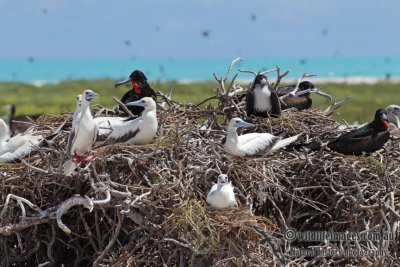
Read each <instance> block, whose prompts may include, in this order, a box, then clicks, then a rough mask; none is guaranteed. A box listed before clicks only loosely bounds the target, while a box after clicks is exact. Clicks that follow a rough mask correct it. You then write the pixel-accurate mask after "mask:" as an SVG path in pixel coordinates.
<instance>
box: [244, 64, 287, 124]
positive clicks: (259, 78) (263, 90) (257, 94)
mask: <svg viewBox="0 0 400 267" xmlns="http://www.w3.org/2000/svg"><path fill="white" fill-rule="evenodd" d="M239 71H241V72H249V73H253V74H254V75H255V76H256V77H255V78H254V81H253V82H252V84H251V85H250V89H249V91H248V92H247V95H246V112H247V116H251V115H254V116H257V117H264V118H266V117H270V116H279V115H280V114H281V105H280V103H279V98H278V95H277V93H276V92H275V90H273V89H272V88H271V87H270V85H269V82H268V78H267V76H265V74H266V73H268V72H272V71H275V70H269V71H263V72H258V73H255V72H253V71H245V70H239Z"/></svg>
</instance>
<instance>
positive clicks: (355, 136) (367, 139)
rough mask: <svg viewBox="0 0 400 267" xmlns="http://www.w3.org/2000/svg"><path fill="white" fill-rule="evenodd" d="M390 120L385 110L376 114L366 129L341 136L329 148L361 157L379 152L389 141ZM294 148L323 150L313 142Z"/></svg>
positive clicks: (329, 143) (330, 142)
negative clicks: (363, 154)
mask: <svg viewBox="0 0 400 267" xmlns="http://www.w3.org/2000/svg"><path fill="white" fill-rule="evenodd" d="M389 137H390V132H389V120H388V117H387V112H386V110H384V109H378V110H377V111H376V112H375V118H374V120H373V121H372V122H370V123H369V124H367V125H365V126H364V127H361V128H358V129H355V130H353V131H351V132H348V133H345V134H342V135H340V136H339V137H337V138H335V139H333V140H331V141H329V142H328V144H327V147H328V148H330V149H331V150H333V151H336V152H339V153H342V154H345V155H357V156H358V155H361V154H362V153H372V152H374V151H376V150H379V149H381V148H382V147H383V145H384V144H385V143H386V142H387V141H388V140H389ZM293 147H294V148H300V147H306V148H309V149H311V150H319V149H321V144H320V143H317V142H312V143H308V144H300V145H294V146H293Z"/></svg>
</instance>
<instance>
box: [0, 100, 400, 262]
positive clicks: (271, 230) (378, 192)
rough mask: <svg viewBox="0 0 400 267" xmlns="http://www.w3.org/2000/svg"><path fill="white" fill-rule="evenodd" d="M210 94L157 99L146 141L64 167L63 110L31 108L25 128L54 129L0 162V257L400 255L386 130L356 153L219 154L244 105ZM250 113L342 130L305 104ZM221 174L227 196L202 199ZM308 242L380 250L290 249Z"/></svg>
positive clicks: (305, 135) (275, 126) (307, 136)
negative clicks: (206, 98)
mask: <svg viewBox="0 0 400 267" xmlns="http://www.w3.org/2000/svg"><path fill="white" fill-rule="evenodd" d="M222 100H223V101H219V104H218V105H216V106H215V107H212V106H207V107H204V108H200V107H197V106H194V105H192V104H181V103H177V102H174V101H170V100H168V99H165V101H166V105H165V106H166V108H161V107H159V109H158V118H159V121H160V127H159V133H158V137H157V138H156V139H155V140H154V141H153V142H152V143H151V144H148V145H143V146H131V145H123V144H119V145H111V146H105V147H100V148H97V149H95V150H94V155H95V158H94V160H93V161H91V162H90V163H86V164H84V165H81V166H80V168H79V170H78V172H77V173H76V174H75V175H73V176H72V177H66V176H64V174H63V170H62V164H63V162H64V161H65V159H66V158H65V155H66V154H67V153H66V151H65V148H66V140H67V138H68V131H69V127H70V120H71V114H62V115H45V116H42V117H41V118H40V119H39V120H38V121H37V126H36V128H35V133H40V134H44V135H51V134H53V133H57V134H56V135H54V136H53V137H52V139H51V140H50V141H48V146H47V147H45V148H40V149H39V151H38V152H37V153H35V154H32V155H30V157H28V158H25V159H24V160H23V161H22V162H20V163H16V164H3V165H1V166H0V182H1V187H0V188H1V191H0V199H1V200H0V201H1V202H0V203H1V205H0V211H1V215H0V216H1V217H0V247H1V249H0V261H1V263H0V265H1V266H11V265H12V264H16V265H20V266H22V265H24V266H37V265H39V264H45V265H46V264H49V265H54V266H60V265H61V264H64V266H87V265H95V266H110V265H113V266H144V265H150V266H161V265H163V266H172V265H181V266H186V265H192V266H271V265H273V264H276V265H283V263H286V264H288V263H291V264H293V265H300V264H307V263H308V264H310V265H313V266H314V265H323V264H332V265H333V264H339V265H346V264H347V265H349V266H350V265H360V264H361V265H368V264H381V265H382V266H383V265H388V264H389V263H391V262H392V263H394V262H397V263H399V262H398V258H399V255H398V253H399V252H400V251H399V248H398V245H397V244H398V243H399V231H398V228H397V226H398V221H399V219H400V216H399V209H400V201H399V189H400V187H399V185H398V184H397V181H398V179H399V174H398V168H399V167H398V166H399V153H398V152H397V150H398V148H399V144H398V142H396V141H395V140H394V141H393V140H391V141H389V142H388V143H387V144H386V145H385V147H384V148H383V149H382V150H380V151H378V152H376V153H374V154H372V155H365V156H360V157H355V156H344V155H341V154H338V153H335V152H332V151H328V150H327V149H325V150H321V151H316V152H311V151H286V150H280V151H278V152H276V153H274V154H272V155H268V156H266V157H264V158H256V159H248V158H239V157H235V156H231V155H229V154H227V153H226V152H225V151H224V150H223V143H224V141H225V136H226V134H227V133H226V125H227V123H228V121H229V120H230V119H231V118H232V117H233V116H239V117H244V114H245V112H244V109H243V103H242V102H238V101H237V98H235V97H231V98H229V97H225V98H224V99H222ZM249 119H251V120H253V123H256V125H257V128H256V129H252V130H251V131H258V132H270V133H274V134H282V133H283V134H286V135H287V136H292V135H294V134H299V133H302V136H301V137H300V139H301V141H307V140H320V139H323V138H326V137H333V136H337V135H339V134H340V133H341V132H342V131H340V130H338V124H337V123H335V122H334V121H333V120H332V119H331V118H330V117H329V116H327V115H326V112H324V111H322V110H315V109H311V110H305V111H297V110H285V111H284V112H283V114H282V116H281V117H279V118H249ZM60 126H62V127H60ZM221 172H222V173H226V174H228V176H229V178H230V180H231V181H232V184H233V185H234V186H235V192H236V197H237V200H238V207H235V208H233V209H230V210H222V211H215V210H210V208H208V207H207V204H206V202H205V197H206V195H207V193H208V191H209V189H210V188H211V186H212V184H213V183H215V182H216V178H217V176H218V174H219V173H221ZM28 202H29V203H30V204H32V205H30V204H29V203H28ZM57 216H60V218H61V216H62V218H61V219H62V224H60V223H61V220H57V219H60V218H58V217H57ZM290 228H291V229H295V230H296V231H298V232H305V231H327V232H346V231H348V232H356V233H392V234H393V238H392V240H378V241H374V240H366V241H359V240H345V241H343V242H336V241H329V240H325V241H314V242H306V241H300V240H294V241H292V242H289V241H287V240H286V239H285V232H286V230H287V229H290ZM68 230H69V232H68ZM310 247H313V248H316V249H339V250H346V249H359V250H379V249H381V250H384V251H385V252H386V254H385V255H384V256H383V257H378V256H363V257H347V258H343V257H340V256H332V257H321V256H308V257H303V256H290V255H289V254H290V253H289V252H290V250H293V249H302V248H303V249H304V248H310ZM43 266H44V265H43Z"/></svg>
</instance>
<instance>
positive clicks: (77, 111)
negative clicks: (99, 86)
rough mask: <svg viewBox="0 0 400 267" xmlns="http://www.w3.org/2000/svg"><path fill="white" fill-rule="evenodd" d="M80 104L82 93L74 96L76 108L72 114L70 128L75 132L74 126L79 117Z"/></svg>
mask: <svg viewBox="0 0 400 267" xmlns="http://www.w3.org/2000/svg"><path fill="white" fill-rule="evenodd" d="M81 106H82V95H77V96H76V109H75V112H74V115H73V116H72V127H71V130H72V131H74V132H75V126H76V124H77V122H78V120H79V119H80V115H81Z"/></svg>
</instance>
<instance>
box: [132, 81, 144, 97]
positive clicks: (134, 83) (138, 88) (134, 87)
mask: <svg viewBox="0 0 400 267" xmlns="http://www.w3.org/2000/svg"><path fill="white" fill-rule="evenodd" d="M132 87H133V90H134V91H135V94H137V95H138V94H140V93H141V92H142V90H140V87H139V84H138V83H137V82H135V81H132Z"/></svg>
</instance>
